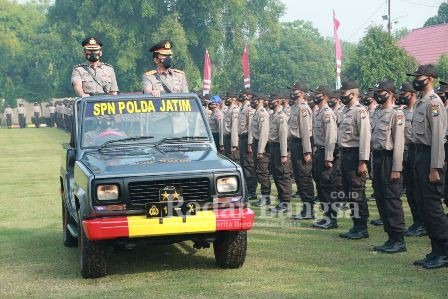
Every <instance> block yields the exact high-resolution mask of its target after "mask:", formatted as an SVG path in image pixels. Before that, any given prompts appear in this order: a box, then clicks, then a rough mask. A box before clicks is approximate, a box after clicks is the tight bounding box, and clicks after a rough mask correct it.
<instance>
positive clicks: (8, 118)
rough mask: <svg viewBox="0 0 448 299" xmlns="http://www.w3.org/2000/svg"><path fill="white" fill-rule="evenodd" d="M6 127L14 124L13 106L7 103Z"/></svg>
mask: <svg viewBox="0 0 448 299" xmlns="http://www.w3.org/2000/svg"><path fill="white" fill-rule="evenodd" d="M5 118H6V127H7V128H8V129H11V124H12V108H11V106H10V105H6V108H5Z"/></svg>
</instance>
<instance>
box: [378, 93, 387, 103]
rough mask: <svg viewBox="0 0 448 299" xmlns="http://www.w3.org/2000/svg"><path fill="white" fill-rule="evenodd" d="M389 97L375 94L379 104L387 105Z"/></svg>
mask: <svg viewBox="0 0 448 299" xmlns="http://www.w3.org/2000/svg"><path fill="white" fill-rule="evenodd" d="M388 98H389V96H388V95H387V93H386V94H377V93H375V100H376V102H377V103H378V104H384V103H386V101H387V99H388Z"/></svg>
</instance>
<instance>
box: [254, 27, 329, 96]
mask: <svg viewBox="0 0 448 299" xmlns="http://www.w3.org/2000/svg"><path fill="white" fill-rule="evenodd" d="M254 46H255V51H253V52H252V53H254V55H252V64H251V65H252V67H251V69H252V72H253V74H252V75H251V77H252V78H251V79H252V81H253V85H254V88H255V89H256V90H260V91H264V92H272V91H281V90H284V89H286V88H287V87H288V86H291V85H292V84H294V82H296V81H297V80H302V81H304V82H306V83H307V84H309V85H310V86H312V87H317V86H318V85H322V84H325V85H329V86H334V83H335V76H336V69H335V68H336V65H335V64H336V62H335V58H334V57H335V56H334V50H333V48H334V44H333V41H332V40H328V39H325V38H323V37H322V36H321V35H320V34H319V32H318V30H317V29H316V28H314V27H312V25H311V23H310V22H305V21H294V22H290V23H283V24H282V26H281V28H280V34H279V35H278V37H275V36H274V37H272V36H270V37H268V36H266V37H265V38H259V39H257V40H256V42H255V43H254Z"/></svg>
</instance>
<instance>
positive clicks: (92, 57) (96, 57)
mask: <svg viewBox="0 0 448 299" xmlns="http://www.w3.org/2000/svg"><path fill="white" fill-rule="evenodd" d="M100 57H101V56H100V53H88V54H87V53H86V58H87V60H88V61H90V62H95V61H98V60H100Z"/></svg>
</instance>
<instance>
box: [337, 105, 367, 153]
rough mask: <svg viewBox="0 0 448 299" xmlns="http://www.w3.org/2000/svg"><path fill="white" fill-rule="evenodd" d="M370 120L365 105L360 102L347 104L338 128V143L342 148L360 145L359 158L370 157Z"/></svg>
mask: <svg viewBox="0 0 448 299" xmlns="http://www.w3.org/2000/svg"><path fill="white" fill-rule="evenodd" d="M370 139H371V131H370V121H369V114H368V113H367V111H366V109H365V107H364V106H363V105H361V104H360V103H359V102H357V103H355V104H354V105H353V106H352V107H348V106H345V107H344V109H343V110H342V113H341V120H340V124H339V129H338V145H339V147H341V148H348V147H359V160H362V161H368V160H369V158H370Z"/></svg>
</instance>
